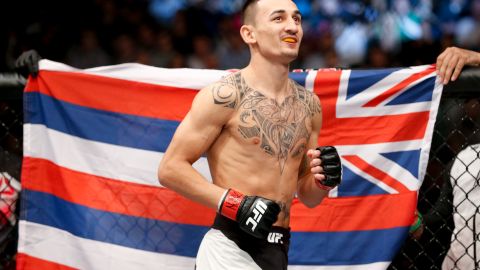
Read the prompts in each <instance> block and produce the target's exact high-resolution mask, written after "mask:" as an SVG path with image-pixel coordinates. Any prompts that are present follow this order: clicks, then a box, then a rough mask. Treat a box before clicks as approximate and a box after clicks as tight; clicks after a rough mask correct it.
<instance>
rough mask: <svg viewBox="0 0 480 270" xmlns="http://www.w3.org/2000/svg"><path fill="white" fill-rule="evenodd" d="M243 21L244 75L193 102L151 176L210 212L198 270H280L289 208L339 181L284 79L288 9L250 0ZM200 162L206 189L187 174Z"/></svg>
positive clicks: (291, 37) (291, 27) (312, 103)
mask: <svg viewBox="0 0 480 270" xmlns="http://www.w3.org/2000/svg"><path fill="white" fill-rule="evenodd" d="M243 15H244V25H243V26H242V27H241V29H240V34H241V37H242V39H243V41H244V42H245V43H246V44H247V45H248V46H249V48H250V53H251V59H250V63H249V65H248V66H247V67H245V68H244V69H242V70H241V71H239V72H236V73H233V74H230V75H228V76H226V77H224V78H223V79H222V80H221V81H219V82H217V83H214V84H212V85H210V86H207V87H206V88H204V89H202V90H201V91H200V92H199V93H198V94H197V96H196V97H195V99H194V101H193V103H192V107H191V110H190V112H189V113H188V114H187V116H186V117H185V118H184V120H183V122H182V123H181V124H180V125H179V127H178V129H177V131H176V133H175V135H174V137H173V139H172V141H171V143H170V145H169V148H168V149H167V151H166V153H165V155H164V157H163V159H162V162H161V164H160V167H159V171H158V177H159V180H160V182H161V184H162V185H163V186H165V187H168V188H170V189H172V190H174V191H176V192H178V193H179V194H181V195H183V196H185V197H187V198H189V199H191V200H194V201H196V202H199V203H201V204H203V205H206V206H208V207H210V208H213V209H216V210H217V213H218V214H217V216H216V218H215V221H214V224H213V226H212V229H211V230H210V231H208V233H207V234H206V235H205V237H204V239H203V241H202V243H201V245H200V249H199V251H198V255H197V261H196V267H197V269H242V270H243V269H276V270H277V269H287V264H288V259H287V253H288V245H289V237H290V233H289V223H290V207H291V203H292V200H293V198H294V197H295V195H297V196H298V198H299V199H300V200H301V201H302V202H303V203H304V204H305V205H307V206H308V207H314V206H316V205H318V204H319V203H320V202H321V201H322V199H323V198H324V197H325V196H326V195H327V194H328V190H330V189H332V188H334V187H335V186H336V185H338V184H339V182H340V178H341V165H340V158H339V156H338V153H337V152H336V150H335V148H333V147H324V148H319V149H320V150H318V149H315V147H316V146H317V139H318V135H319V131H320V127H321V124H322V113H321V107H320V102H319V99H318V97H317V96H316V95H314V94H313V93H311V92H309V91H307V90H305V88H303V87H301V86H300V85H298V84H296V83H295V82H294V81H292V80H290V79H289V78H288V74H289V64H290V62H292V61H293V60H294V59H295V58H296V57H297V55H298V51H299V46H300V42H301V40H302V36H303V30H302V25H301V20H302V16H301V14H300V12H299V10H298V8H297V6H296V5H295V3H294V2H293V1H291V0H249V1H247V2H246V3H245V5H244V8H243ZM307 149H308V150H307ZM203 153H206V156H207V158H208V162H209V166H210V171H211V175H212V178H213V183H210V182H208V181H207V180H206V179H205V178H204V177H203V176H201V175H200V174H199V173H198V172H197V171H196V170H194V169H193V167H192V163H194V162H195V161H196V160H197V159H198V158H199V157H200V156H201V155H202V154H203ZM272 225H273V226H272Z"/></svg>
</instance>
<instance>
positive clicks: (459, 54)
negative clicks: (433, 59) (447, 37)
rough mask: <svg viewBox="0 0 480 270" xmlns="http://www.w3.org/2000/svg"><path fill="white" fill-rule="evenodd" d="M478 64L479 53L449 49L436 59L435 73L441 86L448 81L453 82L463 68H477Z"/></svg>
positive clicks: (455, 48) (454, 48) (479, 60)
mask: <svg viewBox="0 0 480 270" xmlns="http://www.w3.org/2000/svg"><path fill="white" fill-rule="evenodd" d="M479 64H480V53H478V52H475V51H471V50H466V49H461V48H457V47H449V48H447V49H445V50H444V51H443V52H442V53H441V54H440V55H439V56H438V57H437V73H438V76H439V77H440V79H441V81H442V83H443V84H447V83H448V82H449V81H450V80H451V81H455V80H456V79H457V78H458V76H459V75H460V72H461V71H462V69H463V67H464V66H478V65H479Z"/></svg>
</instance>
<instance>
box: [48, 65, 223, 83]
mask: <svg viewBox="0 0 480 270" xmlns="http://www.w3.org/2000/svg"><path fill="white" fill-rule="evenodd" d="M39 65H40V70H54V71H68V72H78V73H83V74H91V75H98V76H105V77H110V78H117V79H122V80H129V81H135V82H143V83H151V84H156V85H164V86H172V87H179V88H188V89H192V90H199V89H201V88H203V87H205V86H207V85H209V84H211V83H214V82H216V81H218V80H219V79H220V78H222V76H225V75H227V74H229V73H230V72H229V71H226V70H213V69H188V68H158V67H152V66H146V65H142V64H137V63H126V64H119V65H112V66H103V67H95V68H89V69H83V70H82V69H76V68H72V67H70V66H67V65H65V64H62V63H57V62H54V61H50V60H47V59H43V60H41V61H40V63H39ZM186 74H188V79H185V75H186Z"/></svg>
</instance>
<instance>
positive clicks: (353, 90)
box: [347, 68, 400, 99]
mask: <svg viewBox="0 0 480 270" xmlns="http://www.w3.org/2000/svg"><path fill="white" fill-rule="evenodd" d="M398 70H400V68H389V69H370V70H351V71H350V78H349V79H348V89H347V99H350V98H351V97H353V96H355V95H357V94H359V93H361V92H362V91H364V90H366V89H368V88H369V87H371V86H372V85H374V84H376V83H377V82H379V81H380V80H382V79H383V78H385V77H387V76H388V75H390V74H392V73H393V72H395V71H398Z"/></svg>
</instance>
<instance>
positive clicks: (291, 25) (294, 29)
mask: <svg viewBox="0 0 480 270" xmlns="http://www.w3.org/2000/svg"><path fill="white" fill-rule="evenodd" d="M300 27H302V26H301V25H300V24H299V23H297V22H296V21H295V19H293V18H290V19H289V20H288V21H287V25H286V26H285V31H287V33H289V34H296V33H298V31H299V29H300Z"/></svg>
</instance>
